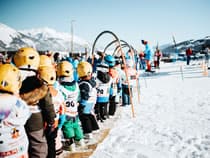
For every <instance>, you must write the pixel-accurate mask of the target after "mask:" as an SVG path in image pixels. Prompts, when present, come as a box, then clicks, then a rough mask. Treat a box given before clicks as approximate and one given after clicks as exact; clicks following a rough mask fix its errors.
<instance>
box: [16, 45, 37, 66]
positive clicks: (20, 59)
mask: <svg viewBox="0 0 210 158" xmlns="http://www.w3.org/2000/svg"><path fill="white" fill-rule="evenodd" d="M39 62H40V57H39V53H38V52H37V51H36V50H35V49H34V48H30V47H23V48H20V49H19V50H18V51H17V53H16V54H15V55H14V64H15V65H16V66H17V67H18V68H26V69H29V70H37V69H38V67H39Z"/></svg>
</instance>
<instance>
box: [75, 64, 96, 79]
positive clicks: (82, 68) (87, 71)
mask: <svg viewBox="0 0 210 158" xmlns="http://www.w3.org/2000/svg"><path fill="white" fill-rule="evenodd" d="M92 71H93V69H92V65H91V64H90V63H88V62H87V61H81V62H80V63H79V64H78V66H77V73H78V75H79V77H80V78H81V77H86V76H89V75H91V74H92Z"/></svg>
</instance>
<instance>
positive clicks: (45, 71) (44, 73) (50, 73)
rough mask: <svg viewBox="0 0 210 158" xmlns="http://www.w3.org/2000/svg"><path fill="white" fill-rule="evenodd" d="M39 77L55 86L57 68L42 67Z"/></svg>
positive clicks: (39, 70)
mask: <svg viewBox="0 0 210 158" xmlns="http://www.w3.org/2000/svg"><path fill="white" fill-rule="evenodd" d="M38 74H39V77H40V78H41V79H42V80H44V81H45V82H47V84H49V85H53V84H54V83H55V81H56V72H55V68H54V67H52V66H41V67H39V69H38Z"/></svg>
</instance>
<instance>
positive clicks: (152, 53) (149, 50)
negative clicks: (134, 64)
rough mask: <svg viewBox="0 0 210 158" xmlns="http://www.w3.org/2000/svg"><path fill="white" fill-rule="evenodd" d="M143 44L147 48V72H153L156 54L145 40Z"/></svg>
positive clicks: (145, 51)
mask: <svg viewBox="0 0 210 158" xmlns="http://www.w3.org/2000/svg"><path fill="white" fill-rule="evenodd" d="M141 42H142V44H143V45H144V46H145V50H144V54H145V61H146V65H147V68H146V71H148V72H149V71H151V62H152V59H153V55H154V52H153V50H152V49H151V48H150V46H149V45H148V42H147V41H145V40H141Z"/></svg>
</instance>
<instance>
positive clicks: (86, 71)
mask: <svg viewBox="0 0 210 158" xmlns="http://www.w3.org/2000/svg"><path fill="white" fill-rule="evenodd" d="M77 72H78V75H79V78H80V81H79V88H80V94H81V100H80V105H79V116H80V120H81V123H82V128H83V132H84V134H85V138H87V139H91V138H92V132H93V131H95V130H98V129H99V126H98V123H97V121H96V118H95V114H94V106H95V103H96V97H97V92H96V82H95V80H94V79H93V78H92V66H91V65H90V63H88V62H85V61H82V62H80V63H79V64H78V67H77Z"/></svg>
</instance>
